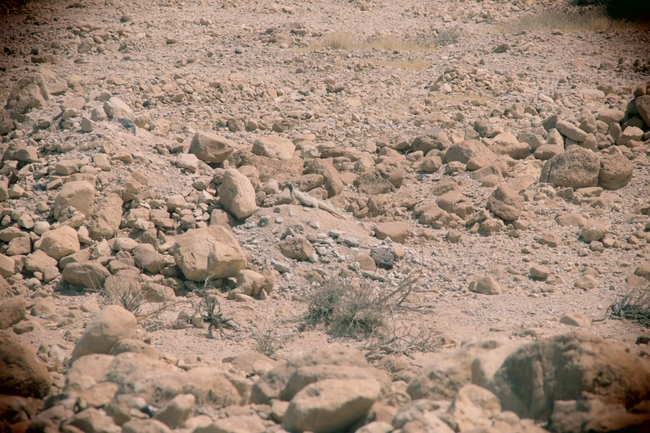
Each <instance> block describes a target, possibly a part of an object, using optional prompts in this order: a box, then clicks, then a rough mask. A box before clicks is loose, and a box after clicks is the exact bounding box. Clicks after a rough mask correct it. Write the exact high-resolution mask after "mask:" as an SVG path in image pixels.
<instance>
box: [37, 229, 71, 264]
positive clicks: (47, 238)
mask: <svg viewBox="0 0 650 433" xmlns="http://www.w3.org/2000/svg"><path fill="white" fill-rule="evenodd" d="M80 248H81V245H80V244H79V238H78V237H77V231H76V230H75V229H73V228H72V227H69V226H62V227H59V228H58V229H56V230H48V231H46V232H45V233H43V236H41V246H40V249H41V250H43V252H44V253H45V254H47V255H48V256H50V257H52V258H53V259H56V260H59V259H61V258H63V257H65V256H69V255H70V254H73V253H76V252H77V251H79V249H80Z"/></svg>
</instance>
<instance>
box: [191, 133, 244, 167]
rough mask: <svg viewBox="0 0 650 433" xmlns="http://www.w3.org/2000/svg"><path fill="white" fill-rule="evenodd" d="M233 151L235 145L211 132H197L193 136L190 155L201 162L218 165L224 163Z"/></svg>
mask: <svg viewBox="0 0 650 433" xmlns="http://www.w3.org/2000/svg"><path fill="white" fill-rule="evenodd" d="M234 149H235V143H233V142H232V141H230V140H228V139H227V138H224V137H221V136H219V135H216V134H213V133H211V132H205V131H199V132H197V133H196V134H194V138H192V143H191V144H190V153H193V154H195V155H196V157H197V158H199V159H200V160H201V161H205V162H208V163H215V164H219V163H222V162H224V161H225V160H226V159H227V158H228V156H229V155H230V154H231V153H232V151H233V150H234Z"/></svg>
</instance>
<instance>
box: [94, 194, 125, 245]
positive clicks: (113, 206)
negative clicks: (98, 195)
mask: <svg viewBox="0 0 650 433" xmlns="http://www.w3.org/2000/svg"><path fill="white" fill-rule="evenodd" d="M121 222H122V199H121V198H120V196H119V195H117V194H109V195H108V196H107V197H106V198H104V199H103V200H101V201H100V202H99V204H98V207H97V209H95V211H94V212H93V214H92V215H91V217H90V219H89V220H88V221H87V223H86V225H87V226H88V233H89V234H90V237H91V238H92V239H93V240H96V241H100V240H102V239H110V238H112V237H113V236H115V234H116V233H117V231H118V230H119V228H120V223H121Z"/></svg>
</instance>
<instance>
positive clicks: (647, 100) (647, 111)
mask: <svg viewBox="0 0 650 433" xmlns="http://www.w3.org/2000/svg"><path fill="white" fill-rule="evenodd" d="M634 106H635V107H636V111H637V112H638V113H639V116H641V118H642V119H643V121H644V122H645V124H646V125H648V126H650V95H643V96H639V97H638V98H636V100H635V101H634Z"/></svg>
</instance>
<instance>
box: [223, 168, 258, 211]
mask: <svg viewBox="0 0 650 433" xmlns="http://www.w3.org/2000/svg"><path fill="white" fill-rule="evenodd" d="M219 203H220V204H221V206H222V207H223V208H224V209H225V210H226V211H228V212H230V213H231V214H232V215H233V216H234V217H235V218H237V219H243V218H248V217H249V216H251V215H253V212H255V209H256V208H257V203H256V202H255V188H253V184H251V181H250V180H249V179H248V178H247V177H246V176H244V175H243V174H242V173H240V172H239V171H237V170H232V169H231V170H226V172H225V174H224V175H223V182H222V183H221V185H220V186H219Z"/></svg>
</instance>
